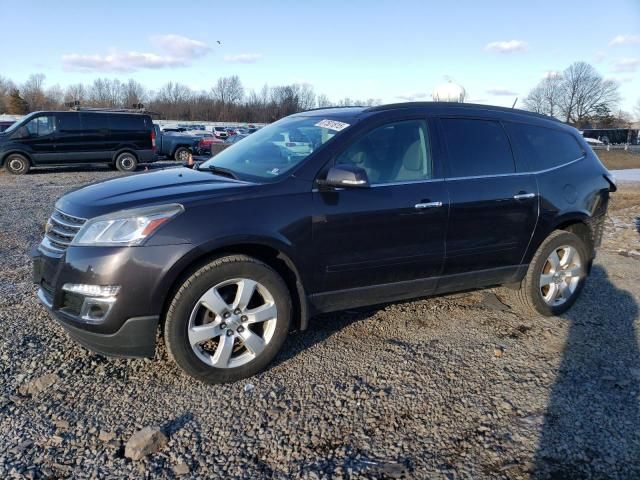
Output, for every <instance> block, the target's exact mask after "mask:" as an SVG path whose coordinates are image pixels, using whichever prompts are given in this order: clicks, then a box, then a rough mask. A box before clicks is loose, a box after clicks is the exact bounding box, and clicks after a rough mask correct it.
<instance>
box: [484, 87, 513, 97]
mask: <svg viewBox="0 0 640 480" xmlns="http://www.w3.org/2000/svg"><path fill="white" fill-rule="evenodd" d="M487 93H488V94H489V95H497V96H504V97H515V96H516V95H518V93H517V92H514V91H513V90H509V89H507V88H489V89H488V90H487Z"/></svg>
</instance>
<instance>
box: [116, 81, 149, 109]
mask: <svg viewBox="0 0 640 480" xmlns="http://www.w3.org/2000/svg"><path fill="white" fill-rule="evenodd" d="M121 89H122V91H121V93H120V96H121V98H122V104H123V106H124V107H127V108H131V106H133V105H134V104H139V103H144V102H146V99H147V92H146V89H145V88H144V87H143V86H142V84H141V83H138V82H136V81H135V80H133V79H132V78H130V79H129V81H128V82H127V83H123V84H122V86H121Z"/></svg>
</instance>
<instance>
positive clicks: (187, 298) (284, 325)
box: [164, 255, 292, 384]
mask: <svg viewBox="0 0 640 480" xmlns="http://www.w3.org/2000/svg"><path fill="white" fill-rule="evenodd" d="M231 279H250V280H253V281H255V282H259V284H260V285H261V286H264V287H265V288H266V290H268V292H269V294H270V295H271V297H272V299H273V304H275V307H276V308H277V315H276V319H275V327H273V324H272V326H271V330H270V331H271V334H270V335H271V336H270V339H269V340H268V341H266V346H264V350H262V351H261V353H259V354H257V355H256V356H255V357H254V358H253V359H250V360H245V361H247V363H244V364H241V365H238V366H235V367H233V366H228V367H226V368H217V367H215V366H213V365H210V364H208V363H206V362H205V361H204V360H203V359H201V357H200V356H199V355H198V354H197V353H196V352H195V351H194V349H196V348H200V345H198V346H197V347H193V348H192V346H191V343H190V341H189V323H190V318H191V316H192V312H193V311H196V312H199V310H198V309H199V308H203V309H204V307H202V306H198V305H199V301H200V299H201V297H202V296H203V295H204V294H205V293H206V292H208V291H210V289H212V287H214V286H216V285H219V284H221V283H224V282H226V281H229V280H231ZM223 288H224V287H223ZM231 288H233V287H231ZM217 291H218V292H220V290H217ZM236 294H237V292H236V293H235V294H234V293H231V296H233V295H236ZM221 295H222V294H221ZM253 298H254V299H255V297H253ZM258 298H259V299H260V298H262V296H261V294H260V295H259V297H258ZM225 302H228V300H225ZM227 304H228V303H227ZM249 311H250V310H249ZM291 311H292V310H291V296H290V294H289V290H288V288H287V286H286V284H285V283H284V281H283V280H282V278H281V277H280V276H279V275H278V274H277V273H276V272H275V271H274V270H273V269H272V268H271V267H269V266H268V265H266V264H264V263H262V262H260V261H259V260H256V259H255V258H252V257H249V256H246V255H232V256H226V257H220V258H217V259H215V260H213V261H212V262H210V263H209V264H207V265H205V266H204V267H202V268H200V269H199V270H197V271H196V272H195V273H193V274H192V275H191V276H190V277H189V278H188V279H187V280H186V281H185V282H184V283H183V284H182V286H181V287H180V288H179V289H178V291H177V292H176V294H175V295H174V297H173V299H172V301H171V304H170V305H169V308H168V310H167V314H166V317H165V324H164V340H165V344H166V346H167V351H168V353H169V357H170V358H171V359H172V360H173V361H174V362H175V363H176V364H177V365H178V366H179V367H180V368H181V369H182V370H183V371H184V372H185V373H187V374H188V375H190V376H192V377H194V378H196V379H197V380H200V381H202V382H204V383H209V384H215V383H226V382H234V381H236V380H240V379H242V378H246V377H250V376H252V375H255V374H256V373H258V372H260V371H262V370H263V369H264V368H266V367H267V365H268V364H269V363H271V361H272V360H273V358H274V357H275V356H276V355H277V353H278V352H279V351H280V348H281V347H282V345H283V343H284V341H285V339H286V337H287V335H288V332H289V326H290V324H291ZM227 313H229V314H230V313H231V312H227ZM234 314H235V312H234ZM207 315H209V317H207ZM238 315H239V314H238ZM211 317H215V318H213V319H211V320H208V319H209V318H211ZM202 318H204V319H207V320H208V321H205V322H203V323H198V326H204V325H205V324H211V325H212V326H213V325H215V324H217V325H220V327H221V328H225V326H224V325H222V324H221V322H223V320H222V316H221V315H220V316H219V315H218V314H215V315H213V314H212V313H210V310H208V309H204V313H203V316H202ZM234 318H235V321H236V322H238V321H239V319H240V318H243V317H240V316H234V317H231V318H230V320H228V321H229V322H230V323H229V325H232V326H226V330H225V332H226V333H227V334H228V332H229V330H231V331H232V333H231V334H230V335H231V336H233V340H231V342H232V345H233V352H234V353H233V354H232V357H231V359H232V361H233V358H234V357H233V355H235V354H236V349H238V348H239V349H240V351H239V352H238V354H239V355H242V354H243V352H242V350H243V349H245V348H246V347H244V343H243V342H242V341H241V340H240V339H239V338H238V337H239V336H240V335H241V334H240V333H239V332H240V331H241V330H240V328H242V326H238V324H237V323H236V324H235V326H233V324H232V323H231V322H233V321H234ZM244 318H246V317H244ZM209 322H210V323H209ZM254 325H256V326H257V325H261V324H258V323H256V324H254ZM253 328H254V327H249V325H247V326H246V329H247V330H251V329H253ZM257 328H262V327H257ZM233 329H235V330H233ZM246 333H249V332H248V331H245V334H246ZM251 333H253V332H251ZM234 334H235V336H234ZM224 336H225V335H220V336H218V337H214V338H212V339H211V341H212V342H214V343H215V344H216V348H219V347H220V344H218V342H221V341H222V340H224V338H223V337H224ZM234 342H236V343H234ZM203 345H206V343H204V344H203ZM216 348H211V350H209V351H208V352H205V353H208V354H210V355H211V354H213V353H214V352H215V351H216ZM199 351H200V350H199ZM246 352H248V353H251V352H250V351H249V350H248V349H247V350H246ZM245 355H246V353H245Z"/></svg>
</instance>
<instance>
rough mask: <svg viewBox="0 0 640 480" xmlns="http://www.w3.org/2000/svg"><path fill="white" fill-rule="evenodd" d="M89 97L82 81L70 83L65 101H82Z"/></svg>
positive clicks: (66, 90) (65, 93)
mask: <svg viewBox="0 0 640 480" xmlns="http://www.w3.org/2000/svg"><path fill="white" fill-rule="evenodd" d="M86 99H87V89H86V87H85V86H84V85H83V84H82V83H76V84H74V85H68V86H67V88H66V89H65V91H64V103H71V102H80V103H84V102H85V100H86Z"/></svg>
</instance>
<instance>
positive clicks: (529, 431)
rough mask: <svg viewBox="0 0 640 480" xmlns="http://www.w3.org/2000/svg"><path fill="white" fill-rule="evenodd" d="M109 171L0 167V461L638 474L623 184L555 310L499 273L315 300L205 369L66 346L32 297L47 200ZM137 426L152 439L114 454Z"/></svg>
mask: <svg viewBox="0 0 640 480" xmlns="http://www.w3.org/2000/svg"><path fill="white" fill-rule="evenodd" d="M116 175H117V173H115V172H110V171H108V170H99V169H93V170H92V169H83V170H77V169H76V170H71V171H64V172H59V171H58V172H38V173H34V174H31V175H28V176H25V177H13V176H9V175H6V174H0V191H1V192H2V195H1V197H0V478H22V477H26V478H41V477H44V478H51V477H56V478H67V477H69V478H70V477H73V478H122V477H126V476H129V477H135V478H143V477H150V476H153V477H154V478H155V477H158V478H176V477H177V476H183V477H182V478H188V477H199V478H214V477H224V478H231V477H237V478H291V477H300V478H341V477H344V478H383V477H399V476H402V475H404V476H405V477H407V478H449V479H454V478H515V479H518V478H555V479H564V478H640V428H639V427H640V356H639V355H638V334H637V332H636V329H637V326H638V322H640V315H639V313H638V301H639V300H640V281H639V280H640V260H639V259H638V258H637V257H636V256H635V254H634V253H633V252H634V251H636V250H638V249H639V242H638V234H637V232H636V231H635V222H636V217H640V211H638V205H639V204H640V202H639V201H638V200H640V188H637V187H634V188H636V190H624V191H622V190H621V192H622V193H620V197H619V198H620V199H622V200H621V201H620V202H617V201H616V198H618V197H616V198H614V202H613V207H614V209H613V211H612V213H611V218H610V219H609V220H608V222H607V235H606V239H605V245H604V247H603V249H602V250H601V252H600V254H599V256H598V260H597V262H596V264H595V266H594V269H593V274H592V276H591V277H590V279H589V281H588V283H587V286H586V288H585V290H584V293H583V295H582V297H581V299H580V300H579V301H578V302H577V304H576V305H575V306H574V308H573V309H572V310H571V311H570V312H569V313H568V314H567V315H566V316H563V317H562V318H522V317H519V316H517V315H515V314H514V313H512V312H511V311H510V309H509V308H508V307H507V306H505V305H504V304H503V303H502V302H501V301H500V290H499V289H498V290H491V291H481V292H474V293H469V294H459V295H451V296H448V297H443V298H434V299H423V300H419V301H414V302H406V303H400V304H395V305H388V306H382V307H376V308H370V309H363V310H357V311H349V312H343V313H339V314H335V315H325V316H322V317H318V318H315V319H313V321H312V328H311V330H309V331H307V332H302V333H295V334H293V335H292V336H291V338H290V339H289V341H288V342H287V344H286V345H285V348H284V351H283V352H282V353H281V355H280V356H279V357H278V359H277V361H276V363H275V365H273V367H272V368H270V369H269V370H268V371H267V372H265V373H263V374H261V375H258V376H256V377H254V378H252V379H249V380H247V381H242V382H238V383H235V384H231V385H222V386H205V385H201V384H199V383H196V382H194V381H192V380H190V379H189V378H187V377H185V376H183V375H181V374H180V372H179V371H178V370H177V369H176V368H174V366H173V365H172V364H171V363H169V361H168V360H167V355H166V352H165V351H164V348H163V347H162V346H160V348H159V352H158V354H157V356H156V358H155V360H153V361H146V360H123V359H105V358H103V357H101V356H98V355H94V354H92V353H90V352H88V351H85V350H83V349H82V348H81V347H79V346H78V345H76V344H74V343H73V342H72V341H70V340H69V339H68V338H67V336H66V335H65V334H64V332H63V331H62V329H61V328H59V327H58V326H57V325H56V324H55V323H54V322H53V321H52V320H51V319H50V318H49V317H48V315H47V314H46V312H45V310H44V309H43V308H42V307H41V306H40V305H39V304H38V302H37V301H36V299H35V295H34V293H35V288H34V287H33V285H32V284H31V283H30V268H31V266H30V261H29V256H28V251H29V249H30V247H31V246H33V245H35V244H37V243H38V242H39V240H40V237H41V232H42V227H43V225H44V222H45V220H46V218H47V217H48V216H49V214H50V212H51V210H52V208H53V203H54V201H55V199H56V198H57V197H59V196H60V195H61V194H63V193H64V192H65V191H68V190H69V189H72V188H76V187H78V186H80V185H83V184H86V183H88V182H91V181H95V180H97V179H103V178H108V177H113V176H116ZM625 188H627V187H625ZM628 188H631V187H628ZM616 195H618V194H616ZM45 375H47V376H46V377H43V376H45ZM42 377H43V378H42ZM38 378H40V380H39V382H37V384H35V387H34V384H33V383H30V382H32V381H33V380H34V379H38ZM38 390H41V391H38ZM147 426H155V427H158V428H160V429H161V430H162V431H163V432H164V433H165V434H166V435H167V437H168V439H169V440H168V443H167V444H166V446H164V448H162V449H161V450H160V451H159V452H157V453H154V454H151V455H149V456H147V457H145V458H143V459H142V460H139V461H132V460H130V459H128V458H126V457H125V456H124V450H125V449H124V444H125V443H126V442H127V440H128V439H129V438H130V437H131V435H133V434H134V433H135V432H136V431H138V430H140V429H142V428H143V427H147Z"/></svg>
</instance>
